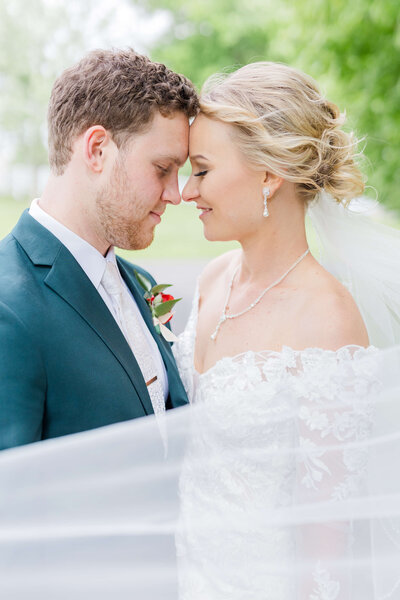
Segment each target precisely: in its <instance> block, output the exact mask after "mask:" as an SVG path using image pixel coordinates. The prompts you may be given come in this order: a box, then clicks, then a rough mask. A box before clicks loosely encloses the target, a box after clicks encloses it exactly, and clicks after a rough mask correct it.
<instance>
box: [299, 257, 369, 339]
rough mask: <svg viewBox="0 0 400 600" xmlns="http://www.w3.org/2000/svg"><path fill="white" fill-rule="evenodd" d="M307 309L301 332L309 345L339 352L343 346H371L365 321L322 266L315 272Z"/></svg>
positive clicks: (342, 289) (343, 290) (337, 282)
mask: <svg viewBox="0 0 400 600" xmlns="http://www.w3.org/2000/svg"><path fill="white" fill-rule="evenodd" d="M309 292H310V293H309V296H308V302H307V303H306V306H305V307H304V313H303V314H304V319H303V320H302V321H303V324H302V329H303V332H304V334H305V335H306V336H307V338H308V345H310V346H314V347H318V348H325V349H327V350H337V349H338V348H341V347H343V346H348V345H352V344H354V345H357V346H368V345H369V339H368V333H367V329H366V327H365V324H364V321H363V318H362V316H361V313H360V311H359V309H358V306H357V304H356V303H355V301H354V299H353V297H352V295H351V294H350V292H349V291H348V290H347V289H346V288H345V287H344V285H342V284H341V283H340V282H339V281H338V280H337V279H336V278H335V277H333V276H332V275H331V274H330V273H328V272H327V271H325V269H323V268H322V267H320V268H318V269H317V270H316V273H315V278H314V281H313V282H312V284H311V286H310V288H309Z"/></svg>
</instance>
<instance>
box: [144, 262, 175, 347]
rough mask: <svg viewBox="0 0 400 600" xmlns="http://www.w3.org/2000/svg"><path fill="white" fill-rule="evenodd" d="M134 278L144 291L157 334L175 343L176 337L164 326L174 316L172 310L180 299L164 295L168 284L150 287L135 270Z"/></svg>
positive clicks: (169, 285) (146, 280)
mask: <svg viewBox="0 0 400 600" xmlns="http://www.w3.org/2000/svg"><path fill="white" fill-rule="evenodd" d="M135 277H136V279H137V280H138V282H139V284H140V286H141V287H142V288H143V289H144V295H143V296H144V299H145V300H146V302H147V303H148V305H149V307H150V310H151V314H152V316H153V323H154V326H155V329H156V331H157V333H159V334H161V335H162V336H163V338H164V339H166V340H167V342H176V341H177V339H178V338H177V337H176V335H174V334H173V333H172V331H171V330H170V329H168V327H165V324H166V323H168V321H170V320H171V319H172V317H173V316H174V315H173V313H172V309H173V307H174V306H175V304H176V303H177V302H179V300H182V298H176V299H175V298H174V297H173V296H171V294H164V293H163V292H164V290H166V289H167V288H169V287H171V284H170V283H160V284H158V285H154V286H152V285H151V282H150V281H149V280H148V279H147V277H145V276H144V275H141V273H138V272H137V271H136V270H135Z"/></svg>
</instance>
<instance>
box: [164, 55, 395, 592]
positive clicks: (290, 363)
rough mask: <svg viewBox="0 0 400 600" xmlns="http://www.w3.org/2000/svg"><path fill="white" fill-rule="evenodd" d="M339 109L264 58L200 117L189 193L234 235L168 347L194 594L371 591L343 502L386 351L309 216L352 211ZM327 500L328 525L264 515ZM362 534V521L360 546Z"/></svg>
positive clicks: (348, 152)
mask: <svg viewBox="0 0 400 600" xmlns="http://www.w3.org/2000/svg"><path fill="white" fill-rule="evenodd" d="M343 123H344V117H343V115H341V114H340V112H339V109H338V108H337V107H336V106H335V105H334V104H333V103H332V102H329V101H328V100H326V99H325V98H324V97H323V96H322V95H321V93H320V92H319V90H318V88H317V86H316V84H315V82H314V81H313V80H312V79H311V78H310V77H308V76H306V75H304V74H303V73H300V72H299V71H297V70H295V69H293V68H290V67H288V66H285V65H282V64H275V63H267V62H261V63H254V64H250V65H247V66H246V67H243V68H241V69H239V70H237V71H236V72H234V73H232V74H231V75H229V76H227V77H223V78H220V77H217V78H215V77H214V78H211V80H210V82H209V83H208V84H207V85H206V90H205V92H204V93H203V96H202V99H201V111H200V114H199V115H198V116H197V117H196V119H195V121H194V123H193V124H192V126H191V132H190V153H189V156H190V161H191V164H192V175H191V176H190V178H189V180H188V182H187V184H186V186H185V188H184V190H183V195H182V196H183V200H185V201H187V202H195V203H196V207H197V208H198V209H199V210H200V211H201V212H200V219H201V220H202V222H203V225H204V235H205V237H206V238H207V239H208V240H210V241H216V240H219V241H221V240H222V241H227V240H237V241H238V242H239V243H240V249H238V250H234V251H231V252H228V253H226V254H223V255H222V256H220V257H218V258H217V259H215V260H214V261H212V262H211V263H210V264H209V265H208V266H207V267H206V269H205V270H204V271H203V273H202V274H201V276H200V279H199V285H198V290H197V292H196V297H195V299H194V304H193V309H192V314H191V317H190V319H189V323H188V325H187V328H186V330H185V332H184V333H183V335H182V336H181V337H180V339H179V341H178V342H177V344H175V346H174V354H175V357H176V360H177V363H178V367H179V370H180V373H181V375H182V378H183V381H184V384H185V386H186V389H187V392H188V395H189V398H190V400H191V402H192V403H193V404H195V405H199V404H200V405H202V407H203V408H202V413H201V417H200V418H199V416H198V415H197V416H196V419H195V423H194V426H193V428H192V430H191V443H190V444H189V450H188V456H187V458H186V460H185V463H184V468H183V473H182V478H181V498H182V513H181V529H180V533H179V535H178V550H179V564H180V591H181V598H182V599H184V600H197V599H198V600H200V599H203V598H208V599H210V600H217V599H218V600H219V599H221V600H222V599H224V598H230V599H236V598H237V599H239V598H240V599H244V598H249V599H250V598H251V599H252V600H258V599H260V600H261V599H264V598H265V599H267V598H268V599H271V600H289V599H290V600H291V599H294V598H299V599H305V598H309V599H312V600H317V599H319V600H338V599H340V600H343V599H345V598H346V599H349V598H352V599H355V598H361V597H363V598H372V597H374V596H373V593H374V592H373V585H372V571H370V570H369V569H366V568H360V564H359V568H358V569H357V568H356V566H355V565H356V564H357V560H359V557H357V551H361V552H362V549H361V550H360V549H357V547H356V543H355V525H356V526H357V525H358V526H359V528H360V523H358V524H355V520H356V519H354V515H353V517H351V518H350V517H349V518H338V517H337V515H335V510H339V511H340V506H339V507H337V508H336V509H335V505H334V503H335V502H339V505H340V502H342V503H343V501H346V502H349V501H350V500H351V499H354V498H357V497H359V496H360V495H361V494H362V493H363V491H364V489H365V486H366V482H367V461H366V455H365V448H364V449H360V447H359V444H360V442H365V440H366V439H367V438H368V436H369V434H370V433H371V429H372V424H373V417H372V410H371V404H370V403H369V401H368V396H369V395H370V394H371V393H372V391H376V389H377V388H376V385H377V383H378V376H377V373H376V361H377V359H376V352H377V349H376V348H375V347H374V346H372V345H370V340H369V334H368V331H367V327H366V324H365V323H364V320H363V317H362V316H361V313H360V309H359V307H358V306H357V304H356V302H355V299H354V298H353V296H352V294H351V293H350V291H349V289H347V288H346V287H345V285H343V283H344V282H342V283H341V282H339V280H338V279H337V278H336V277H334V276H333V275H332V274H331V273H330V272H329V271H328V270H326V269H325V268H323V267H322V266H321V264H320V263H319V262H318V261H317V260H316V259H315V258H314V257H313V256H312V255H311V253H310V251H309V248H308V243H307V238H306V230H305V212H306V210H307V207H311V212H312V211H313V210H314V219H315V221H316V224H318V218H319V216H318V211H320V212H321V211H322V218H323V219H324V218H325V219H327V218H328V217H329V214H330V213H334V211H337V213H338V214H337V215H334V217H333V219H331V226H332V227H335V226H336V227H339V228H342V227H343V225H344V224H346V217H344V220H343V223H342V224H341V223H340V220H339V223H336V222H335V217H336V218H337V217H338V216H339V211H340V210H342V211H344V206H345V205H347V203H348V202H349V201H350V200H351V199H352V198H354V197H357V196H360V195H361V193H362V192H363V189H364V185H363V180H362V175H361V173H360V171H359V169H358V167H357V165H356V162H355V159H354V155H355V151H356V146H357V142H356V140H355V139H354V138H353V136H352V135H351V134H349V133H345V132H344V131H343V129H342V126H343ZM313 204H314V205H316V207H315V208H314V209H313V208H312V206H313ZM335 204H337V206H335ZM324 213H325V214H324ZM361 218H362V217H361ZM328 229H329V228H328ZM356 231H357V230H356V228H355V229H354V230H353V233H352V234H353V235H356ZM325 233H326V235H327V236H328V238H329V236H330V238H332V236H333V239H334V236H335V233H334V232H331V233H330V232H329V231H328V232H325ZM337 233H338V232H336V235H337ZM340 233H341V234H342V236H343V240H342V241H344V242H346V235H345V232H344V228H343V229H342V230H341V231H340ZM370 242H371V243H372V239H371V240H370ZM397 243H398V242H397ZM346 259H347V260H348V264H347V270H349V264H350V263H351V260H352V257H351V256H349V257H344V260H345V261H346ZM336 262H340V261H336ZM397 302H399V298H397ZM361 305H362V303H361ZM376 308H377V310H378V307H376ZM394 320H395V322H396V325H397V326H398V324H399V319H398V316H397V317H395V319H394ZM382 325H383V324H382ZM371 334H372V335H371V337H375V340H372V341H373V342H374V343H377V341H378V337H376V336H375V335H374V331H373V327H371ZM296 447H297V450H296V449H295V448H296ZM233 449H234V451H233V452H232V450H233ZM250 451H251V452H250ZM271 452H272V453H271ZM277 454H278V456H277ZM205 456H212V457H213V458H212V460H207V461H205V460H204V457H205ZM321 502H331V503H332V504H331V507H330V508H331V513H330V517H329V518H328V519H326V517H325V519H326V520H325V522H322V523H321V522H320V523H319V524H318V525H317V524H315V523H313V522H310V523H302V525H301V527H297V528H296V527H292V528H289V527H287V526H275V525H274V524H271V523H270V524H269V525H268V524H267V523H268V514H270V515H271V514H274V512H273V511H277V512H278V511H279V510H284V509H286V510H287V509H288V508H289V507H291V508H292V509H293V510H296V509H295V506H297V508H298V507H301V506H302V505H305V504H308V505H311V506H313V510H314V511H316V512H317V513H318V510H319V509H320V508H319V507H320V503H321ZM244 513H245V514H246V519H247V520H246V521H245V523H244V524H243V522H242V521H243V514H244ZM238 523H240V525H238ZM362 529H363V524H361V530H362ZM370 534H371V532H368V531H367V530H366V526H365V524H364V532H363V535H364V536H366V538H365V541H364V543H365V544H367V543H368V542H367V538H368V535H370ZM364 551H365V546H364ZM364 566H365V565H364ZM390 597H392V596H390ZM393 597H397V596H393Z"/></svg>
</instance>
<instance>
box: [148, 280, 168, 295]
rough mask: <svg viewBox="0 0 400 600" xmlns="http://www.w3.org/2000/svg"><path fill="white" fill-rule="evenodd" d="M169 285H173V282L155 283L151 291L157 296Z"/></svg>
mask: <svg viewBox="0 0 400 600" xmlns="http://www.w3.org/2000/svg"><path fill="white" fill-rule="evenodd" d="M169 287H172V284H171V283H159V284H158V285H155V286H154V287H152V288H151V290H150V293H151V294H153V296H157V294H159V293H160V292H163V291H164V290H166V289H167V288H169Z"/></svg>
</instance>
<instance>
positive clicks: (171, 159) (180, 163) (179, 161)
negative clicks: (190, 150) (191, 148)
mask: <svg viewBox="0 0 400 600" xmlns="http://www.w3.org/2000/svg"><path fill="white" fill-rule="evenodd" d="M159 159H160V160H167V161H169V162H173V163H175V164H176V165H177V166H178V167H182V166H183V165H184V164H185V162H186V157H185V158H184V159H183V160H182V158H181V157H179V156H170V155H169V154H162V155H161V156H160V157H159Z"/></svg>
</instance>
